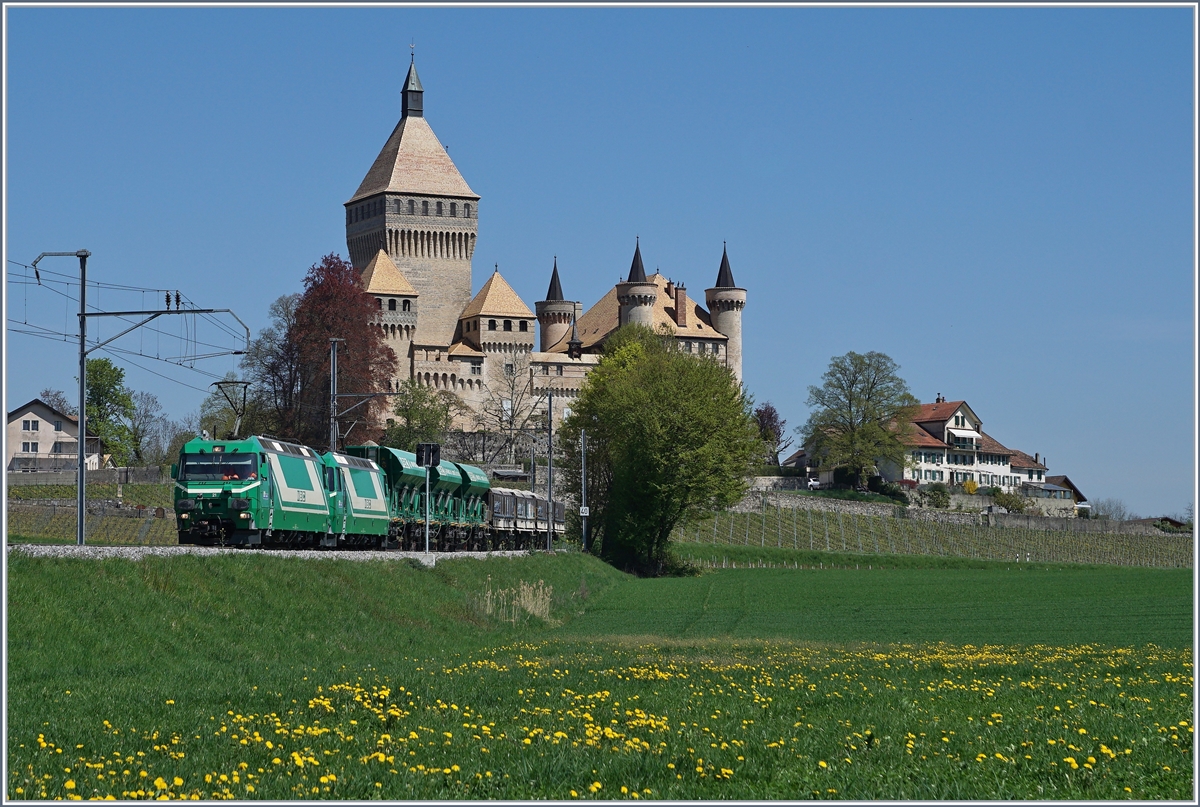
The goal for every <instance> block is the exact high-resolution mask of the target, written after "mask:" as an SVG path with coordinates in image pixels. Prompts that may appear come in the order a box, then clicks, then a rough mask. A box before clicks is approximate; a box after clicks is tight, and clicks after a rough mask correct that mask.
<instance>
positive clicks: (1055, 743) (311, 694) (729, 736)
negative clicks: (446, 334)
mask: <svg viewBox="0 0 1200 807" xmlns="http://www.w3.org/2000/svg"><path fill="white" fill-rule="evenodd" d="M539 581H540V582H541V584H542V585H541V586H538V585H537V584H538V583H539ZM530 584H532V586H531V585H530ZM546 586H549V587H550V589H551V590H552V591H551V592H550V593H549V595H548V596H542V597H540V598H539V595H538V592H541V593H542V594H543V595H544V594H546V593H547V589H546ZM1146 591H1150V592H1152V593H1153V596H1154V600H1155V601H1156V602H1157V603H1158V606H1157V608H1158V610H1157V611H1151V610H1148V607H1149V606H1148V600H1147V596H1148V595H1146V594H1145V593H1144V592H1146ZM8 596H9V601H8V608H9V624H8V629H9V648H8V650H9V654H8V660H9V661H8V663H9V668H8V675H9V678H8V683H9V704H8V708H9V712H8V742H9V760H8V762H9V768H10V771H11V776H10V780H9V782H8V783H7V795H8V797H9V798H55V797H58V796H63V797H67V796H72V795H79V796H82V797H84V798H87V797H90V796H93V795H99V796H104V795H109V794H112V795H114V796H116V797H118V798H121V797H125V798H152V797H157V796H159V795H168V794H169V795H171V796H199V797H203V798H222V797H235V798H250V799H254V798H266V799H281V798H310V799H311V798H353V799H367V798H391V799H401V798H439V799H453V798H483V797H499V798H567V799H569V798H573V797H578V798H629V799H632V798H635V795H634V794H635V793H636V794H637V796H636V797H640V798H688V799H698V798H726V799H734V798H738V799H754V798H777V799H778V798H812V797H822V798H854V799H868V798H1104V799H1111V798H1128V797H1136V798H1156V797H1168V798H1187V797H1190V794H1191V782H1192V761H1191V737H1192V734H1191V726H1190V724H1189V723H1187V722H1186V721H1188V720H1189V719H1190V718H1189V715H1190V712H1191V709H1192V699H1191V696H1190V692H1191V687H1192V666H1191V664H1192V654H1191V650H1190V623H1191V618H1192V613H1191V589H1190V577H1189V576H1188V575H1187V574H1186V573H1185V572H1180V571H1170V570H1147V569H1088V568H1078V567H1077V568H1070V569H1056V568H1041V569H1038V568H1032V567H1029V568H1022V569H1021V570H1019V571H1017V570H1016V569H1006V568H1003V567H1002V566H1000V565H993V566H991V567H988V568H946V569H893V570H884V571H879V570H871V571H867V570H857V571H856V570H821V569H817V570H815V571H813V570H797V569H791V570H785V569H782V568H776V569H738V570H725V571H716V572H710V573H707V574H704V575H702V576H700V577H696V578H684V579H673V580H637V579H632V578H629V577H626V576H624V575H621V574H619V573H617V572H615V571H613V570H612V569H610V568H608V567H606V566H604V565H603V564H601V563H600V562H598V561H596V560H595V559H593V558H589V557H586V556H581V555H579V554H574V553H560V554H558V555H554V556H545V555H540V556H533V557H528V558H520V559H512V560H501V559H493V560H489V561H486V562H482V561H476V560H463V561H447V562H443V563H439V564H438V565H437V566H436V567H435V568H433V569H426V568H418V567H415V566H412V565H410V564H408V563H405V562H394V561H393V562H351V561H336V560H301V559H296V558H277V557H264V556H257V555H249V554H247V555H232V556H221V557H216V558H209V557H206V558H201V557H189V556H178V557H169V558H149V559H146V560H143V561H140V562H131V561H90V562H88V561H75V560H63V559H34V558H28V557H22V556H19V555H10V557H9V577H8ZM514 601H516V602H522V601H523V602H525V603H526V605H527V606H528V607H526V608H522V607H515V608H514V607H513V603H514ZM489 604H490V613H489ZM539 609H541V610H540V611H539ZM531 610H532V611H539V612H540V613H543V614H544V616H545V618H542V617H538V616H534V615H533V614H531V613H530V611H531ZM1122 614H1124V616H1123V617H1122V616H1121V615H1122ZM1185 625H1187V626H1189V627H1188V629H1187V630H1186V631H1185V630H1184V626H1185ZM1151 643H1153V644H1151ZM985 645H986V646H985ZM1114 648H1120V649H1116V650H1114ZM1081 730H1082V731H1081ZM1127 749H1128V751H1127ZM17 788H20V791H18V790H17ZM1126 788H1128V790H1126Z"/></svg>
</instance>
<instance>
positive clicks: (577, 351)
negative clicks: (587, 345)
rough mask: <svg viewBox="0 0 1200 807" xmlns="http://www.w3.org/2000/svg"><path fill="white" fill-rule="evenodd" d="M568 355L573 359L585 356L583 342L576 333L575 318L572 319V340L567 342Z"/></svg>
mask: <svg viewBox="0 0 1200 807" xmlns="http://www.w3.org/2000/svg"><path fill="white" fill-rule="evenodd" d="M567 355H568V356H570V357H571V358H572V359H578V358H579V357H580V356H582V355H583V342H582V341H580V339H579V334H578V333H577V332H576V331H575V317H571V338H570V339H568V340H567Z"/></svg>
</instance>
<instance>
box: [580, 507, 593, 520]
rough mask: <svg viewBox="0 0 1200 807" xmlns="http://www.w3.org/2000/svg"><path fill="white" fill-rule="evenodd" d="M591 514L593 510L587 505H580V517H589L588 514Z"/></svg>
mask: <svg viewBox="0 0 1200 807" xmlns="http://www.w3.org/2000/svg"><path fill="white" fill-rule="evenodd" d="M590 515H591V511H590V510H589V509H588V508H586V507H580V508H579V516H580V518H587V517H588V516H590Z"/></svg>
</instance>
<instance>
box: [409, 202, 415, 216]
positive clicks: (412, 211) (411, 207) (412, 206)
mask: <svg viewBox="0 0 1200 807" xmlns="http://www.w3.org/2000/svg"><path fill="white" fill-rule="evenodd" d="M416 213H417V203H416V202H415V201H413V200H412V199H409V200H408V215H410V216H414V215H416Z"/></svg>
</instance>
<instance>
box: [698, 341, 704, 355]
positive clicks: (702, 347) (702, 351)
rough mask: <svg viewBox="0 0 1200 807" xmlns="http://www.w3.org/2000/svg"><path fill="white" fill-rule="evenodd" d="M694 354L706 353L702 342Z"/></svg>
mask: <svg viewBox="0 0 1200 807" xmlns="http://www.w3.org/2000/svg"><path fill="white" fill-rule="evenodd" d="M696 352H697V353H700V354H704V353H705V352H706V348H705V345H704V343H703V342H701V343H700V348H699V350H697V351H696Z"/></svg>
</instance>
